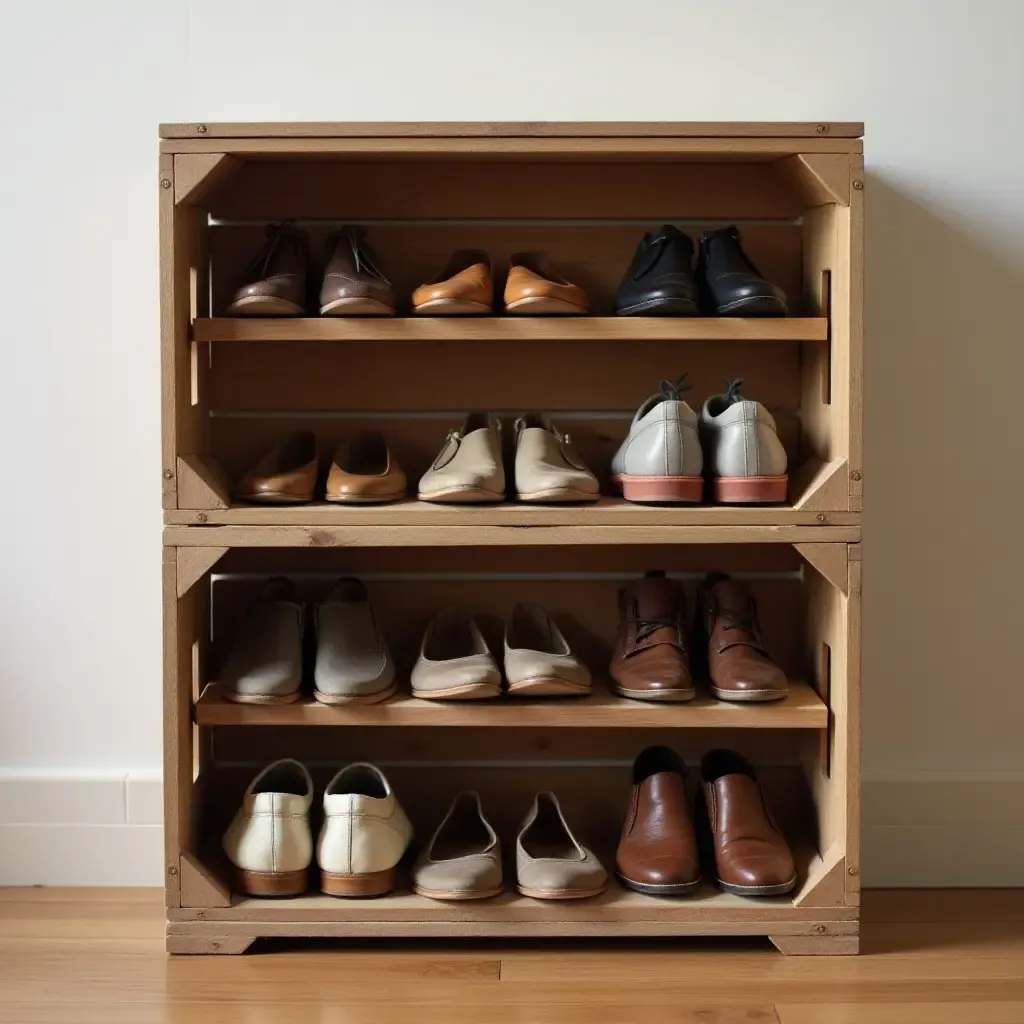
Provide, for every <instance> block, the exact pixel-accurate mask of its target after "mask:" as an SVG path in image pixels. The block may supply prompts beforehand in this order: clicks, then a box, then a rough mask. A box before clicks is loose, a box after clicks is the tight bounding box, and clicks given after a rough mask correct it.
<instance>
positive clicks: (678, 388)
mask: <svg viewBox="0 0 1024 1024" xmlns="http://www.w3.org/2000/svg"><path fill="white" fill-rule="evenodd" d="M689 376H690V375H689V374H688V373H684V374H683V375H682V376H681V377H680V378H679V379H678V380H677V381H675V382H674V383H673V382H672V381H670V380H663V381H662V382H661V383H660V384H659V385H658V387H659V389H660V390H661V393H662V395H664V397H665V398H666V399H667V400H668V401H670V402H678V401H679V400H680V399H681V398H682V397H683V395H685V394H686V392H687V391H689V390H690V389H691V388H692V387H693V385H692V384H688V383H687V382H686V378H687V377H689ZM741 383H742V381H741Z"/></svg>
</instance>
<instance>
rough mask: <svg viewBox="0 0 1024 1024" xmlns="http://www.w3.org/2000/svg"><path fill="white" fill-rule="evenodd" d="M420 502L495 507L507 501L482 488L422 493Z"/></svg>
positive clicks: (449, 489) (503, 496) (503, 497)
mask: <svg viewBox="0 0 1024 1024" xmlns="http://www.w3.org/2000/svg"><path fill="white" fill-rule="evenodd" d="M419 499H420V501H436V502H437V503H438V504H441V505H446V504H449V505H487V504H489V505H495V504H499V503H500V502H503V501H504V500H505V495H504V494H496V493H495V492H494V491H485V490H484V489H483V488H480V487H450V488H448V489H447V490H444V491H432V492H431V493H430V494H424V493H422V492H421V493H420V495H419Z"/></svg>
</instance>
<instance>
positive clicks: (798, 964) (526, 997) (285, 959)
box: [0, 889, 1024, 1024]
mask: <svg viewBox="0 0 1024 1024" xmlns="http://www.w3.org/2000/svg"><path fill="white" fill-rule="evenodd" d="M861 941H862V948H863V949H864V950H865V952H864V953H862V954H861V955H860V956H857V957H832V958H817V957H784V956H783V955H782V954H780V953H777V952H776V951H775V950H774V949H771V948H770V947H769V946H768V943H767V942H763V943H762V942H734V943H733V942H731V943H722V942H716V943H709V942H708V941H707V940H702V941H690V942H676V943H669V944H664V943H657V944H652V943H631V944H629V945H628V946H624V945H621V944H619V945H615V944H603V943H602V944H594V943H580V944H571V943H558V944H555V943H544V944H530V945H522V944H517V945H515V946H509V945H508V944H504V943H482V942H477V943H473V944H466V945H460V946H454V945H449V944H446V945H439V944H437V943H421V944H413V943H404V944H401V945H396V944H375V945H372V946H370V945H367V944H366V943H357V944H351V945H341V944H333V945H331V944H319V945H308V946H302V947H297V946H295V945H290V946H289V945H286V944H282V945H277V946H265V945H262V944H258V945H256V946H254V947H253V950H252V951H251V952H249V953H247V954H245V955H243V956H237V957H168V956H167V955H166V954H165V953H164V951H163V910H162V906H161V895H160V894H158V893H156V892H154V891H150V890H95V889H93V890H89V889H7V890H0V1024H393V1022H403V1024H404V1022H409V1024H432V1022H435V1021H436V1022H439V1024H440V1022H444V1024H470V1022H472V1024H477V1022H480V1024H504V1022H512V1021H515V1022H517V1024H518V1022H522V1024H554V1022H563V1021H564V1022H586V1024H697V1022H700V1024H739V1022H745V1024H752V1022H758V1024H779V1022H782V1024H1024V890H1012V891H1006V890H1004V891H998V890H988V891H984V890H945V891H931V892H928V891H917V892H910V891H906V892H900V891H893V892H869V893H866V894H865V899H864V924H863V934H862V940H861Z"/></svg>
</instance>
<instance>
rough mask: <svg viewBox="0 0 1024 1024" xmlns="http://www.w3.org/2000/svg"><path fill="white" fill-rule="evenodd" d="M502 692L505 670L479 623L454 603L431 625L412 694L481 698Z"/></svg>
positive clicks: (439, 613) (436, 617)
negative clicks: (503, 671)
mask: <svg viewBox="0 0 1024 1024" xmlns="http://www.w3.org/2000/svg"><path fill="white" fill-rule="evenodd" d="M500 694H501V670H500V669H499V668H498V663H497V662H496V661H495V660H494V655H493V654H491V652H490V649H489V648H488V647H487V641H486V640H484V638H483V634H482V633H481V632H480V630H479V628H478V627H477V624H476V623H475V622H474V621H473V620H472V619H471V618H470V617H469V616H468V615H466V613H465V612H464V611H463V610H462V609H461V608H458V607H455V606H454V605H453V606H452V607H450V608H443V609H442V610H441V611H439V612H438V613H437V615H436V616H435V617H434V619H433V621H432V622H431V623H430V625H429V626H427V631H426V633H425V634H424V636H423V644H422V646H421V647H420V656H419V658H418V659H417V661H416V664H415V665H414V666H413V670H412V695H413V696H414V697H425V698H427V699H429V700H481V699H486V698H488V697H497V696H500Z"/></svg>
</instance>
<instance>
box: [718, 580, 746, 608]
mask: <svg viewBox="0 0 1024 1024" xmlns="http://www.w3.org/2000/svg"><path fill="white" fill-rule="evenodd" d="M711 590H712V592H713V593H714V595H715V601H716V602H717V604H718V606H719V608H724V609H726V610H727V611H731V612H745V611H747V609H748V607H749V605H750V594H749V592H748V590H747V588H746V587H745V586H744V585H743V584H742V583H737V582H736V581H735V580H719V581H718V582H717V583H715V584H713V585H712V587H711Z"/></svg>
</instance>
